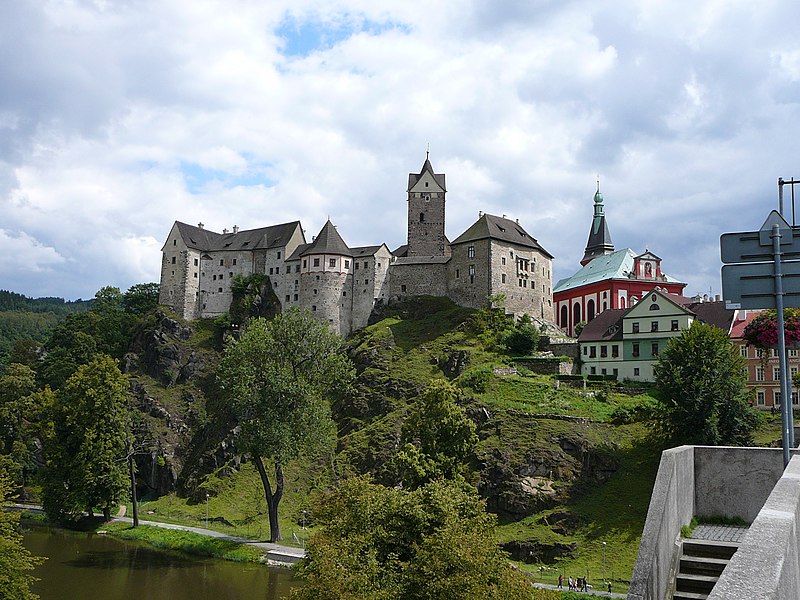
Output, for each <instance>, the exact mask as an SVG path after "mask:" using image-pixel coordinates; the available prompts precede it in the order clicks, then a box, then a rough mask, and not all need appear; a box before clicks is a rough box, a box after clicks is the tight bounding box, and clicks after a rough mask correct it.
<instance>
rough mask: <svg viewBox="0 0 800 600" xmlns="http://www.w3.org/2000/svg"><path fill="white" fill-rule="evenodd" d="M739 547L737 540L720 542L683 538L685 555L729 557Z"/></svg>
mask: <svg viewBox="0 0 800 600" xmlns="http://www.w3.org/2000/svg"><path fill="white" fill-rule="evenodd" d="M738 549H739V544H738V543H736V542H718V541H712V540H695V539H685V540H683V548H682V553H683V556H702V557H706V558H726V559H729V558H730V557H731V556H733V555H734V553H735V552H736V551H737V550H738Z"/></svg>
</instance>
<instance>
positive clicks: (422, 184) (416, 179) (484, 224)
mask: <svg viewBox="0 0 800 600" xmlns="http://www.w3.org/2000/svg"><path fill="white" fill-rule="evenodd" d="M406 191H407V195H408V196H407V203H408V231H407V238H406V240H407V243H406V244H404V245H403V246H401V247H400V248H397V249H395V250H394V251H391V250H390V249H389V248H388V246H387V245H386V244H384V243H381V244H376V245H372V246H359V247H350V246H349V245H348V244H347V243H346V242H345V241H344V239H343V238H342V236H341V235H340V233H339V231H338V230H337V228H336V226H335V225H334V224H333V223H332V222H331V221H330V220H328V221H327V222H326V223H325V225H324V226H323V227H322V229H321V230H320V232H319V233H318V234H317V235H316V236H314V237H313V238H312V240H311V242H310V243H309V242H307V240H306V239H305V235H304V233H303V228H302V226H301V224H300V222H299V221H293V222H290V223H283V224H279V225H271V226H268V227H261V228H258V229H249V230H240V229H239V228H238V227H236V226H234V227H233V228H232V229H231V230H227V229H223V231H222V233H218V232H213V231H210V230H208V229H205V228H204V226H203V224H202V223H200V224H198V225H197V226H192V225H188V224H186V223H182V222H179V221H176V222H175V223H174V224H173V226H172V228H171V229H170V232H169V234H168V235H167V240H166V242H165V243H164V246H163V248H162V249H161V252H162V260H161V291H160V298H159V301H160V303H161V304H164V305H167V306H170V307H172V308H173V310H175V312H177V313H178V314H179V315H181V316H182V317H184V318H185V319H190V320H191V319H198V318H212V317H217V316H219V315H221V314H224V313H226V312H227V311H228V310H229V308H230V305H231V300H232V298H233V292H232V287H231V286H232V284H233V282H234V279H235V278H236V277H237V276H248V275H250V274H252V273H261V274H264V275H265V276H267V277H268V278H269V282H270V285H271V286H272V289H273V291H274V292H275V295H276V297H277V298H278V301H279V302H280V304H281V309H285V308H288V307H290V306H299V307H302V308H306V309H308V310H309V311H310V312H311V313H312V314H313V315H314V316H316V317H317V318H319V319H322V320H324V321H327V322H328V323H329V324H330V326H331V327H332V328H333V330H334V331H337V332H338V333H339V334H341V335H343V336H346V335H349V334H350V333H352V332H353V331H355V330H357V329H360V328H362V327H364V326H366V325H367V322H368V320H369V316H370V314H371V313H372V310H373V308H374V307H375V306H376V305H377V304H378V303H388V302H392V301H396V300H400V299H403V298H409V297H413V296H421V295H431V296H444V297H448V298H450V299H451V300H453V301H454V302H456V303H457V304H459V305H461V306H467V307H471V308H481V307H483V306H485V305H486V302H487V299H488V298H490V297H497V296H498V295H502V296H503V298H504V300H503V306H504V308H505V311H506V312H507V313H508V314H511V315H514V316H521V315H523V314H527V315H529V316H531V317H533V318H535V319H537V320H539V321H542V322H548V323H550V322H552V321H553V317H554V313H553V290H552V261H553V256H552V255H551V254H550V253H549V252H547V251H546V250H545V249H544V248H543V247H542V246H541V245H540V244H539V242H538V241H537V240H536V238H534V237H532V236H531V235H530V234H529V233H528V232H527V231H525V229H524V228H523V227H522V226H521V225H520V223H519V221H518V220H511V219H507V218H505V216H503V217H499V216H495V215H490V214H485V213H480V214H479V215H478V220H477V221H475V223H473V224H472V225H471V226H470V227H469V228H468V229H467V230H466V231H465V232H463V233H462V234H461V235H459V236H458V237H457V238H456V239H455V240H453V241H452V242H451V241H449V240H448V238H447V236H446V235H445V203H446V195H447V186H446V178H445V175H444V173H436V172H435V171H434V169H433V166H432V165H431V162H430V158H429V156H426V157H425V162H424V163H423V165H422V168H421V169H420V171H419V172H418V173H409V175H408V187H407V190H406Z"/></svg>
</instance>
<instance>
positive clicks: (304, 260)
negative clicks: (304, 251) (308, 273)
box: [303, 258, 306, 269]
mask: <svg viewBox="0 0 800 600" xmlns="http://www.w3.org/2000/svg"><path fill="white" fill-rule="evenodd" d="M303 268H304V269H305V268H306V259H305V258H304V259H303Z"/></svg>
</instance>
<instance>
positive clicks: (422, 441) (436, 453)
mask: <svg viewBox="0 0 800 600" xmlns="http://www.w3.org/2000/svg"><path fill="white" fill-rule="evenodd" d="M457 397H458V390H457V389H456V387H455V386H454V385H453V384H452V383H450V382H449V381H446V380H444V379H433V380H431V381H430V383H428V385H427V386H426V387H425V390H424V391H423V392H422V394H420V395H419V397H418V398H417V399H416V401H415V403H414V407H413V408H412V410H411V413H410V414H409V416H408V418H407V419H406V421H405V423H403V428H402V437H401V443H402V444H403V445H402V447H401V448H400V451H399V452H398V453H397V455H396V456H395V458H394V459H393V461H392V466H393V467H394V469H395V470H396V472H397V475H398V476H399V478H400V480H401V481H402V483H403V485H404V486H406V487H409V486H410V487H417V486H420V485H423V484H424V483H427V482H429V481H433V480H435V479H455V478H457V477H458V476H459V475H460V474H461V472H462V471H463V468H464V463H465V461H466V460H467V459H468V458H469V457H470V456H471V455H472V452H473V450H474V448H475V445H476V444H477V443H478V436H477V435H476V434H475V423H473V422H472V421H471V420H470V419H469V418H467V415H466V414H465V413H464V409H462V408H461V407H460V406H458V404H456V398H457Z"/></svg>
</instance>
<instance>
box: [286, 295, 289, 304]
mask: <svg viewBox="0 0 800 600" xmlns="http://www.w3.org/2000/svg"><path fill="white" fill-rule="evenodd" d="M286 301H287V302H289V294H286Z"/></svg>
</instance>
